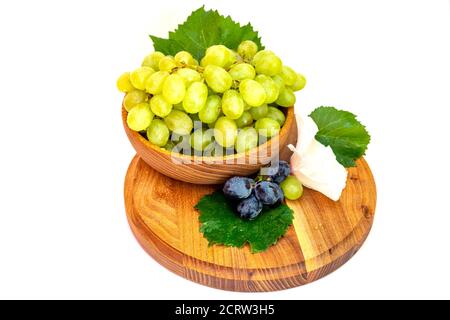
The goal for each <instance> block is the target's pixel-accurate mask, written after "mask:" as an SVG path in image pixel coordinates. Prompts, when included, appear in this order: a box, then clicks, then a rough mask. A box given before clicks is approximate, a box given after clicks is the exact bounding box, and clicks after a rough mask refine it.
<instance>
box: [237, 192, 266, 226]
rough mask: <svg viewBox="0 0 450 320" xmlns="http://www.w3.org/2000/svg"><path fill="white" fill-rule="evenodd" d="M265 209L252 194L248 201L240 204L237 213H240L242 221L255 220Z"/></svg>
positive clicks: (245, 200)
mask: <svg viewBox="0 0 450 320" xmlns="http://www.w3.org/2000/svg"><path fill="white" fill-rule="evenodd" d="M262 208H263V205H262V203H261V202H260V201H259V200H258V199H257V198H256V196H255V195H254V194H252V195H251V196H250V197H248V198H247V199H244V200H242V201H241V202H239V204H238V206H237V208H236V211H237V212H238V213H239V216H240V217H241V219H248V220H253V219H255V218H256V217H257V216H259V214H260V213H261V211H262Z"/></svg>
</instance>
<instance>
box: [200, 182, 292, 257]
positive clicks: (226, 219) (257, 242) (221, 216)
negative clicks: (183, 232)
mask: <svg viewBox="0 0 450 320" xmlns="http://www.w3.org/2000/svg"><path fill="white" fill-rule="evenodd" d="M195 208H196V209H198V210H199V211H200V217H199V221H200V222H201V223H202V225H201V227H200V232H202V233H203V235H204V236H205V238H206V239H208V242H209V244H210V245H213V244H223V245H226V246H231V247H239V248H241V247H243V246H244V245H245V244H246V243H247V242H248V243H249V244H250V248H251V251H252V252H253V253H258V252H263V251H265V250H267V249H268V248H269V247H270V246H272V245H274V244H275V243H277V241H278V239H279V238H280V237H282V236H283V235H284V234H285V233H286V231H287V229H288V227H289V226H290V225H291V224H292V220H293V219H294V216H293V213H292V210H291V209H290V208H289V207H288V206H286V205H284V204H283V205H280V206H278V207H276V208H272V209H271V208H265V209H263V212H262V213H261V214H260V215H259V216H258V218H256V219H255V220H253V221H247V220H242V219H241V218H239V217H238V216H237V215H236V213H235V212H234V210H233V207H232V205H231V204H230V202H229V201H228V200H227V199H226V198H225V196H224V194H223V193H222V192H221V191H216V192H214V193H213V194H210V195H207V196H204V197H203V198H202V199H200V201H199V202H198V204H197V205H196V206H195Z"/></svg>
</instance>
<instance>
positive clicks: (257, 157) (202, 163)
mask: <svg viewBox="0 0 450 320" xmlns="http://www.w3.org/2000/svg"><path fill="white" fill-rule="evenodd" d="M122 121H123V127H124V128H125V132H126V133H127V136H128V139H129V140H130V142H131V144H132V145H133V147H134V149H135V150H136V152H137V154H138V155H139V156H140V157H141V158H142V159H143V160H144V161H145V162H146V163H147V164H148V165H149V166H151V167H152V168H154V169H155V170H157V171H159V172H160V173H162V174H164V175H166V176H169V177H171V178H173V179H176V180H180V181H184V182H189V183H195V184H220V183H223V182H225V181H226V180H227V179H229V178H230V177H232V176H248V175H251V174H253V173H256V172H257V171H258V170H259V169H260V168H261V166H263V165H266V164H268V163H270V161H271V160H272V159H273V158H274V157H275V156H276V155H277V153H278V152H279V156H280V159H282V160H286V161H288V160H289V158H290V156H291V155H292V152H291V151H290V150H289V149H288V148H287V145H288V144H293V145H296V143H297V124H296V121H295V116H294V108H293V107H292V108H287V110H286V121H285V123H284V125H283V127H282V128H281V130H280V133H279V135H278V136H277V137H274V138H272V139H270V140H269V141H268V142H266V143H265V144H262V145H260V146H259V147H257V148H255V149H252V150H249V151H248V152H246V153H240V154H233V155H228V156H224V157H199V156H188V155H182V154H178V153H172V152H170V151H167V150H165V149H162V148H160V147H158V146H155V145H154V144H152V143H151V142H149V141H148V140H147V139H145V138H144V137H143V136H142V135H140V134H139V133H138V132H136V131H133V130H131V129H130V128H129V127H128V125H127V111H126V110H125V108H124V107H123V106H122Z"/></svg>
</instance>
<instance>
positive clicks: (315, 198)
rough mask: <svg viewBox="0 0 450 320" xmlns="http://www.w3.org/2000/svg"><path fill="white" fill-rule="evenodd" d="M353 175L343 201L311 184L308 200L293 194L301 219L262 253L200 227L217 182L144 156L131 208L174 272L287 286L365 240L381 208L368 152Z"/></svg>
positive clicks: (134, 170)
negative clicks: (175, 172) (176, 174)
mask: <svg viewBox="0 0 450 320" xmlns="http://www.w3.org/2000/svg"><path fill="white" fill-rule="evenodd" d="M348 176H349V178H348V182H347V187H346V189H345V190H344V192H343V194H342V197H341V199H340V200H339V201H338V202H333V201H331V200H329V199H328V198H326V197H325V196H323V195H322V194H320V193H318V192H315V191H312V190H309V189H305V193H304V195H303V197H302V198H301V199H300V200H297V201H288V202H287V204H288V206H289V207H290V208H291V209H293V210H294V215H295V219H294V224H293V226H291V227H290V229H289V231H288V232H287V234H286V235H285V236H284V237H283V238H281V239H280V240H279V242H278V243H277V244H276V245H275V246H272V247H271V248H269V249H268V250H267V251H265V252H263V253H259V254H252V253H251V252H250V249H249V247H248V246H245V247H244V248H241V249H238V248H230V247H225V246H219V245H214V246H208V241H207V240H206V239H205V238H203V235H202V234H201V233H200V232H199V228H200V224H199V222H198V215H199V213H198V212H197V211H196V210H195V209H194V206H195V205H196V204H197V202H198V201H199V199H200V198H201V197H202V196H204V195H206V194H209V193H211V192H213V191H214V190H215V189H216V188H217V187H215V186H208V185H194V184H188V183H184V182H180V181H176V180H173V179H171V178H168V177H166V176H164V175H162V174H160V173H158V172H157V171H155V170H153V169H152V168H151V167H149V166H148V165H147V164H146V163H145V162H144V161H142V160H141V159H140V158H139V157H137V156H136V157H135V158H134V159H133V161H132V162H131V164H130V167H129V169H128V173H127V176H126V180H125V207H126V211H127V216H128V221H129V223H130V226H131V229H132V231H133V233H134V235H135V236H136V238H137V240H138V241H139V243H140V244H141V245H142V247H143V248H144V249H145V250H146V251H147V253H148V254H150V255H151V256H152V257H153V258H154V259H155V260H156V261H158V262H159V263H160V264H161V265H163V266H164V267H166V268H167V269H169V270H170V271H172V272H174V273H176V274H178V275H180V276H182V277H184V278H186V279H189V280H192V281H195V282H197V283H200V284H203V285H206V286H210V287H214V288H219V289H224V290H232V291H249V292H251V291H275V290H283V289H288V288H292V287H296V286H300V285H303V284H306V283H309V282H312V281H315V280H317V279H320V278H322V277H324V276H326V275H327V274H329V273H331V272H332V271H334V270H336V269H337V268H339V267H340V266H342V265H343V264H344V263H345V262H346V261H348V260H349V259H350V258H351V257H352V256H353V255H354V254H355V253H356V252H357V251H358V250H359V248H360V247H361V245H362V244H363V243H364V240H365V239H366V237H367V235H368V234H369V231H370V228H371V226H372V222H373V218H374V213H375V204H376V189H375V182H374V179H373V176H372V173H371V171H370V169H369V166H368V165H367V163H366V161H365V160H364V159H361V160H359V161H358V166H357V167H356V168H351V169H350V170H349V175H348Z"/></svg>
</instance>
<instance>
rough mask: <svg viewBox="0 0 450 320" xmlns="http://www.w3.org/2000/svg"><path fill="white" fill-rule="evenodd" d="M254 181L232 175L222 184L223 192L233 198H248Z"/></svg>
mask: <svg viewBox="0 0 450 320" xmlns="http://www.w3.org/2000/svg"><path fill="white" fill-rule="evenodd" d="M254 185H255V181H254V180H253V179H250V178H245V177H233V178H231V179H229V180H228V181H227V182H225V185H224V186H223V193H224V194H225V196H227V197H228V198H231V199H234V200H241V199H245V198H248V197H249V196H250V194H251V193H252V188H253V186H254Z"/></svg>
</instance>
